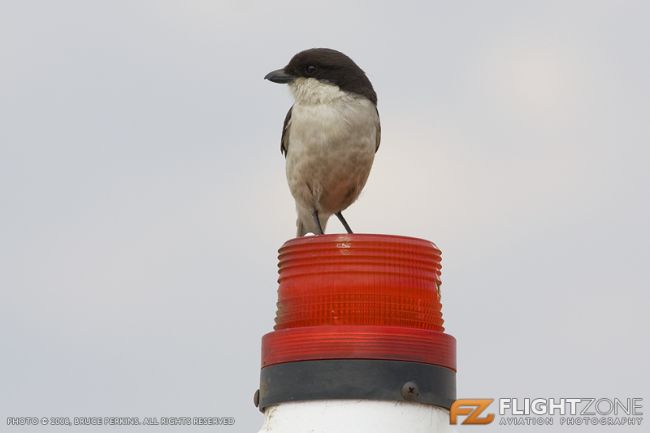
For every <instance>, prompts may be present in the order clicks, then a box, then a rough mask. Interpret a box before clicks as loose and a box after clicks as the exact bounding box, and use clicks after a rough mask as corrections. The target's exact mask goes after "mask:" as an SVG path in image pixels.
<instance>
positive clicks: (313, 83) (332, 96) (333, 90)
mask: <svg viewBox="0 0 650 433" xmlns="http://www.w3.org/2000/svg"><path fill="white" fill-rule="evenodd" d="M289 89H290V90H291V93H292V94H293V97H294V99H295V100H296V103H298V104H305V105H307V104H326V103H328V102H333V101H335V100H337V99H340V98H344V97H346V96H348V94H347V93H346V92H344V91H342V90H341V89H340V88H339V86H337V85H335V84H329V83H324V82H322V81H319V80H317V79H315V78H303V77H300V78H296V79H295V80H293V81H292V82H291V83H290V84H289Z"/></svg>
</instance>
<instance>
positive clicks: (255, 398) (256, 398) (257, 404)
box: [253, 389, 260, 407]
mask: <svg viewBox="0 0 650 433" xmlns="http://www.w3.org/2000/svg"><path fill="white" fill-rule="evenodd" d="M253 404H255V407H260V390H259V389H258V390H257V391H255V395H253Z"/></svg>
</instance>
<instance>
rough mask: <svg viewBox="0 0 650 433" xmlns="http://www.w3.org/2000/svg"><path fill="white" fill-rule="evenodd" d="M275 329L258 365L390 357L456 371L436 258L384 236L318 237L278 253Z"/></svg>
mask: <svg viewBox="0 0 650 433" xmlns="http://www.w3.org/2000/svg"><path fill="white" fill-rule="evenodd" d="M279 259H280V264H279V268H280V269H279V273H280V278H279V283H280V287H279V289H278V304H277V305H278V311H277V315H276V320H275V321H276V325H275V330H276V331H275V332H271V333H270V334H267V335H266V336H264V339H263V341H262V366H263V367H264V366H267V365H273V364H278V363H282V362H291V361H300V360H313V359H391V360H402V361H414V362H425V363H429V364H436V365H443V366H446V367H448V368H452V369H455V367H456V362H455V340H454V338H453V337H451V336H449V335H446V334H444V333H443V331H444V328H443V320H442V313H441V304H440V296H439V287H440V284H441V281H440V270H441V265H440V261H441V254H440V250H438V248H437V247H436V246H435V245H434V244H433V243H431V242H428V241H425V240H422V239H416V238H409V237H401V236H389V235H369V234H353V235H323V236H313V237H302V238H296V239H292V240H290V241H288V242H286V243H285V244H284V246H282V248H280V256H279Z"/></svg>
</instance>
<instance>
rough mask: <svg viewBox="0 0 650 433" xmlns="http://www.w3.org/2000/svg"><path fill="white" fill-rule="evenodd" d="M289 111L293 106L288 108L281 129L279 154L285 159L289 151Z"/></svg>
mask: <svg viewBox="0 0 650 433" xmlns="http://www.w3.org/2000/svg"><path fill="white" fill-rule="evenodd" d="M291 110H293V106H292V107H291V108H289V111H288V112H287V116H286V117H285V118H284V126H283V127H282V140H280V153H282V154H283V155H284V157H285V158H286V157H287V152H288V151H289V125H290V124H291Z"/></svg>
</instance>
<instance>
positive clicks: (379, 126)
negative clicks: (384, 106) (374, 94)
mask: <svg viewBox="0 0 650 433" xmlns="http://www.w3.org/2000/svg"><path fill="white" fill-rule="evenodd" d="M375 111H377V132H376V133H375V142H376V143H377V147H375V153H377V151H378V150H379V143H380V142H381V122H380V121H379V110H377V107H375Z"/></svg>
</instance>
